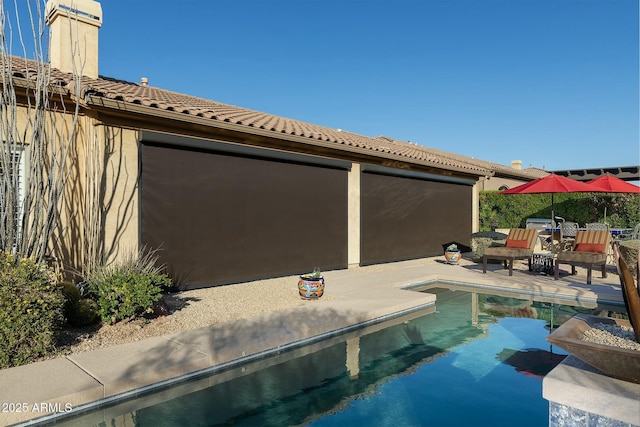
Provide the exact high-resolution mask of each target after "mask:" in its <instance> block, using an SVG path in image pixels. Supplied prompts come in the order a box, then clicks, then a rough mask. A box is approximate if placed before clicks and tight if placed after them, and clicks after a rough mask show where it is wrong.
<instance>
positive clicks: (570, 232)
mask: <svg viewBox="0 0 640 427" xmlns="http://www.w3.org/2000/svg"><path fill="white" fill-rule="evenodd" d="M559 228H560V244H559V250H560V251H566V250H568V249H571V247H573V243H574V241H575V240H576V234H577V233H578V230H579V229H580V225H579V224H578V223H577V222H571V221H564V222H561V223H560V224H559Z"/></svg>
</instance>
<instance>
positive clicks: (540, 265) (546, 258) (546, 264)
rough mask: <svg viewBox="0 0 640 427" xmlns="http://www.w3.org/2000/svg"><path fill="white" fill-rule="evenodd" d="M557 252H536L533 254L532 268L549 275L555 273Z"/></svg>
mask: <svg viewBox="0 0 640 427" xmlns="http://www.w3.org/2000/svg"><path fill="white" fill-rule="evenodd" d="M554 256H555V254H553V253H551V252H534V253H533V255H531V270H532V271H534V272H537V273H543V274H547V275H551V274H553V258H554Z"/></svg>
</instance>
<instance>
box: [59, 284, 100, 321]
mask: <svg viewBox="0 0 640 427" xmlns="http://www.w3.org/2000/svg"><path fill="white" fill-rule="evenodd" d="M60 286H61V287H62V294H63V295H64V297H65V303H64V317H65V319H66V320H67V323H69V324H70V325H73V326H88V325H92V324H94V323H96V321H97V320H98V304H96V302H95V301H93V300H92V299H89V298H82V296H81V292H80V289H79V288H78V287H77V286H76V285H74V284H73V283H69V282H62V283H60Z"/></svg>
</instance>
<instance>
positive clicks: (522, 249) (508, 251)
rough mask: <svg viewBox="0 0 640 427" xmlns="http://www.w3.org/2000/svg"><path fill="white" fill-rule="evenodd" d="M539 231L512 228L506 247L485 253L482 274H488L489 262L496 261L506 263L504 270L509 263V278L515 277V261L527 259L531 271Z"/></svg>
mask: <svg viewBox="0 0 640 427" xmlns="http://www.w3.org/2000/svg"><path fill="white" fill-rule="evenodd" d="M538 231H539V230H534V229H525V228H512V229H511V230H510V231H509V235H508V236H507V240H506V242H505V246H501V247H489V248H486V249H485V251H484V255H483V257H482V272H483V273H486V272H487V260H490V259H496V260H502V261H504V268H507V261H508V262H509V264H508V265H509V276H513V261H515V260H517V259H526V260H528V261H529V270H531V256H532V255H533V248H534V247H535V245H536V241H537V239H538Z"/></svg>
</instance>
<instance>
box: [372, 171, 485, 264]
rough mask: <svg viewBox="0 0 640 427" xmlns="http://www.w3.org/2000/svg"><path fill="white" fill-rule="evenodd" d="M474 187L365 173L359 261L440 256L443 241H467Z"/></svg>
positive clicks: (374, 261)
mask: <svg viewBox="0 0 640 427" xmlns="http://www.w3.org/2000/svg"><path fill="white" fill-rule="evenodd" d="M472 191H473V187H472V186H470V185H464V184H455V183H448V182H438V181H428V180H422V179H415V178H407V177H401V176H390V175H382V174H376V173H363V174H362V179H361V198H362V208H361V216H362V221H361V226H362V230H361V236H362V237H361V238H362V242H361V263H362V264H375V263H382V262H391V261H399V260H406V259H415V258H422V257H429V256H435V255H441V254H442V253H443V250H442V245H443V244H444V243H447V242H451V241H457V242H459V243H461V244H464V245H468V244H469V241H470V235H471V224H472V222H471V219H472V205H471V203H472Z"/></svg>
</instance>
